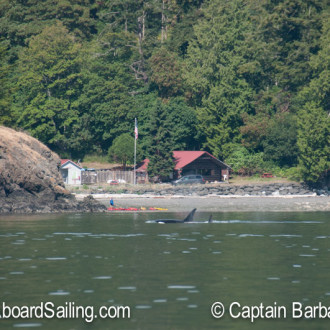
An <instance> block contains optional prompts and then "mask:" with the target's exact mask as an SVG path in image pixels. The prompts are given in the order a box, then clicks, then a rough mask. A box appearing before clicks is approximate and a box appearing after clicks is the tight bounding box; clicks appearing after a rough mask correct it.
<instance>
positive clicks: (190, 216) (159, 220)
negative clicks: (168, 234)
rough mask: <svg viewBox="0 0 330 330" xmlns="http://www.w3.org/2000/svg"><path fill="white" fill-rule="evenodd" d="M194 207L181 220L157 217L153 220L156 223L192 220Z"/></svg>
mask: <svg viewBox="0 0 330 330" xmlns="http://www.w3.org/2000/svg"><path fill="white" fill-rule="evenodd" d="M195 212H196V209H193V210H192V211H191V212H190V213H189V214H188V215H187V216H186V217H185V218H184V219H183V220H176V219H158V220H155V222H157V223H185V222H192V221H193V219H194V215H195Z"/></svg>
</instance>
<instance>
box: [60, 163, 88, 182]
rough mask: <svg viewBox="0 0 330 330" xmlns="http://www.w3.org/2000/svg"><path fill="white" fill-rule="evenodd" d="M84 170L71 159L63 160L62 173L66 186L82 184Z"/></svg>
mask: <svg viewBox="0 0 330 330" xmlns="http://www.w3.org/2000/svg"><path fill="white" fill-rule="evenodd" d="M82 170H83V168H82V167H81V166H79V165H78V164H76V163H75V162H73V161H72V160H70V159H61V168H60V172H61V174H62V178H63V180H64V183H65V184H81V171H82Z"/></svg>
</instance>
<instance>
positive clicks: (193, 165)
mask: <svg viewBox="0 0 330 330" xmlns="http://www.w3.org/2000/svg"><path fill="white" fill-rule="evenodd" d="M173 158H174V162H175V167H174V173H173V174H174V175H173V178H174V179H178V178H180V177H182V176H184V175H189V174H201V175H202V176H203V177H204V179H205V180H206V181H209V182H213V181H225V180H228V179H229V173H230V170H231V167H230V166H228V165H227V164H225V163H224V162H222V161H221V160H219V159H217V158H215V157H214V156H212V155H211V154H210V153H208V152H207V151H173ZM148 163H149V159H145V160H144V161H143V162H142V164H140V166H139V167H138V168H137V170H136V172H137V182H138V183H139V182H141V183H142V182H146V181H147V167H148ZM142 178H143V179H142Z"/></svg>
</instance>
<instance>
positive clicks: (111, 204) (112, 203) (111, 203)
mask: <svg viewBox="0 0 330 330" xmlns="http://www.w3.org/2000/svg"><path fill="white" fill-rule="evenodd" d="M114 205H115V204H114V202H113V199H112V197H111V198H110V206H114Z"/></svg>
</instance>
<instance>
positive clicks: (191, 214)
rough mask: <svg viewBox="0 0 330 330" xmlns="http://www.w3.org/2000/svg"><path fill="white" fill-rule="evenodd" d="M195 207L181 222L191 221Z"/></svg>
mask: <svg viewBox="0 0 330 330" xmlns="http://www.w3.org/2000/svg"><path fill="white" fill-rule="evenodd" d="M195 212H196V209H193V210H192V211H191V212H190V213H189V214H188V215H187V217H186V218H185V219H184V220H183V222H190V221H193V219H194V215H195Z"/></svg>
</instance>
